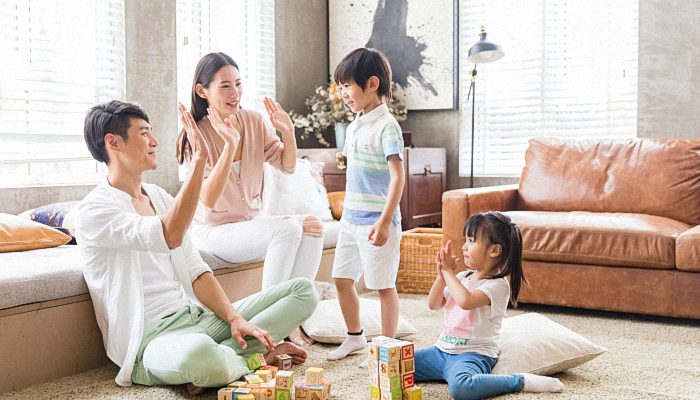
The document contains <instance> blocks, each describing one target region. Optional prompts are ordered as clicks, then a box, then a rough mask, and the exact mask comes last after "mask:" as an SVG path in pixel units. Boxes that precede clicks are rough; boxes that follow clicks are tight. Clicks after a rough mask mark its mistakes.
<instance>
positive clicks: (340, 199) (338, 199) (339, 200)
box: [328, 192, 345, 220]
mask: <svg viewBox="0 0 700 400" xmlns="http://www.w3.org/2000/svg"><path fill="white" fill-rule="evenodd" d="M328 202H329V203H330V204H331V215H333V218H335V219H337V220H340V217H341V216H342V215H343V208H344V206H345V192H330V193H328Z"/></svg>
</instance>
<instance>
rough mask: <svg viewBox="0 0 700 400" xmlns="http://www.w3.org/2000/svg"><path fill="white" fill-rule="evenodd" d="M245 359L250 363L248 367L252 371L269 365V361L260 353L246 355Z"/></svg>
mask: <svg viewBox="0 0 700 400" xmlns="http://www.w3.org/2000/svg"><path fill="white" fill-rule="evenodd" d="M245 361H246V362H247V363H248V369H249V370H251V371H255V370H256V369H258V368H260V367H262V366H263V365H267V363H266V362H265V357H264V356H263V355H262V354H259V353H258V354H253V355H252V356H249V357H246V359H245Z"/></svg>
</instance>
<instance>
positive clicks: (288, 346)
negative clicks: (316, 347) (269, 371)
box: [265, 342, 309, 364]
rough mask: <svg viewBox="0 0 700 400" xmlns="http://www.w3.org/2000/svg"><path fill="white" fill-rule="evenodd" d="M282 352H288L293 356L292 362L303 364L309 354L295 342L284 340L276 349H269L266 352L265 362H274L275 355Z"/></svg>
mask: <svg viewBox="0 0 700 400" xmlns="http://www.w3.org/2000/svg"><path fill="white" fill-rule="evenodd" d="M280 354H287V355H289V356H291V357H292V362H293V363H294V364H303V363H304V362H305V361H306V357H308V356H309V355H308V354H307V353H306V350H304V349H302V348H301V347H299V346H297V345H295V344H294V343H291V342H284V343H281V344H278V345H277V346H276V347H275V349H274V350H272V351H269V352H267V354H265V362H266V363H268V364H272V363H273V362H274V361H275V356H278V355H280Z"/></svg>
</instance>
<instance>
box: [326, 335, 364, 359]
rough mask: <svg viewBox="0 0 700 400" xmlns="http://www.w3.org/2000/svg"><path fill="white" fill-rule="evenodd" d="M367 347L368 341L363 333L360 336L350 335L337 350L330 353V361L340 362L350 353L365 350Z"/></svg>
mask: <svg viewBox="0 0 700 400" xmlns="http://www.w3.org/2000/svg"><path fill="white" fill-rule="evenodd" d="M365 347H367V339H366V338H365V335H364V334H363V333H361V334H359V335H348V337H346V338H345V340H344V341H343V344H341V345H340V347H338V348H337V349H335V350H333V351H331V352H330V353H328V359H329V360H340V359H343V358H345V357H347V356H348V354H350V353H354V352H356V351H360V350H364V349H365Z"/></svg>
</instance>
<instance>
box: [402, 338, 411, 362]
mask: <svg viewBox="0 0 700 400" xmlns="http://www.w3.org/2000/svg"><path fill="white" fill-rule="evenodd" d="M400 343H401V359H402V360H408V359H411V358H414V354H413V343H411V342H407V341H405V340H402V341H401V342H400Z"/></svg>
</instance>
